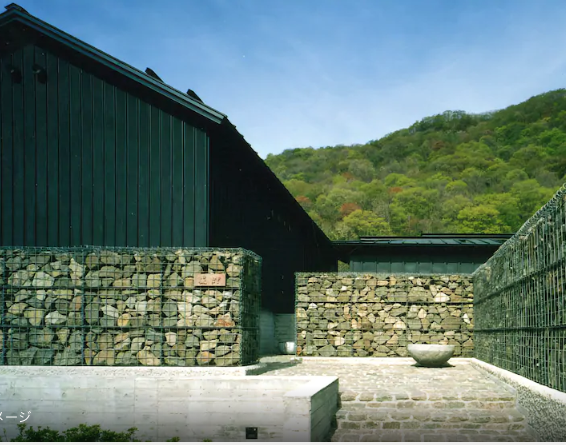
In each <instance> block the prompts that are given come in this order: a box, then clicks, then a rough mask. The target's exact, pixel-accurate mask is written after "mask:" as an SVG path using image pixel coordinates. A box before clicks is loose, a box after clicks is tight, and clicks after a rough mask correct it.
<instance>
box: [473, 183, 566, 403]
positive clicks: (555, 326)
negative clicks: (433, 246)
mask: <svg viewBox="0 0 566 445" xmlns="http://www.w3.org/2000/svg"><path fill="white" fill-rule="evenodd" d="M565 206H566V191H565V189H564V188H563V189H561V190H560V191H558V193H557V194H556V195H555V196H554V198H552V199H551V200H550V201H549V202H548V203H547V204H546V205H545V206H544V207H543V208H542V209H541V210H539V211H538V212H537V213H536V214H535V215H534V216H533V217H532V218H531V219H529V220H528V221H527V222H526V223H525V224H524V225H523V227H521V229H520V230H519V231H518V232H517V233H516V234H515V236H513V237H512V238H511V239H509V241H507V242H506V243H505V244H503V245H502V246H501V247H500V248H499V250H498V251H497V252H496V253H495V255H494V256H493V257H492V258H490V259H489V261H487V262H486V263H485V264H484V265H483V266H481V267H480V268H478V270H477V271H476V272H475V274H474V287H475V299H474V304H475V308H476V329H475V341H476V357H477V358H478V359H480V360H483V361H486V362H488V363H491V364H493V365H496V366H499V367H501V368H503V369H507V370H508V371H512V372H514V373H517V374H519V375H522V376H523V377H526V378H528V379H531V380H534V381H535V382H538V383H541V384H543V385H546V386H549V387H551V388H554V389H557V390H560V391H565V392H566V297H565V295H566V261H565V259H566V210H565Z"/></svg>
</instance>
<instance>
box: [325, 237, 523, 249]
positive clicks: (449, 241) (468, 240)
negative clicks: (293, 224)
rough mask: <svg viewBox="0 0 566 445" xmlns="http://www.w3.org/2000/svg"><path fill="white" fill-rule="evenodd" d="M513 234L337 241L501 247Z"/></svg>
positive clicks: (393, 244)
mask: <svg viewBox="0 0 566 445" xmlns="http://www.w3.org/2000/svg"><path fill="white" fill-rule="evenodd" d="M511 236H513V235H512V234H494V235H491V234H489V235H488V234H471V235H470V234H423V235H422V236H414V237H391V236H372V237H369V236H368V237H362V238H360V239H359V240H353V241H335V242H334V244H335V245H336V246H351V247H354V246H404V247H405V246H407V247H409V246H447V247H456V246H500V245H502V244H503V243H504V242H505V241H507V240H508V239H509V238H511Z"/></svg>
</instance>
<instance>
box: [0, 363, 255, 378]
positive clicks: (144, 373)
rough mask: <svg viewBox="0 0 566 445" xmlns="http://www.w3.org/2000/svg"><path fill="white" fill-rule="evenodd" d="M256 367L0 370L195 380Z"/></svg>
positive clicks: (2, 369)
mask: <svg viewBox="0 0 566 445" xmlns="http://www.w3.org/2000/svg"><path fill="white" fill-rule="evenodd" d="M265 367H266V366H265V364H262V363H258V364H256V365H248V366H234V367H220V366H191V367H184V366H183V367H181V366H123V367H120V366H0V378H1V376H2V375H7V376H8V375H10V376H13V375H18V376H29V377H33V376H38V377H45V376H80V377H84V376H105V377H129V376H139V377H171V378H177V377H197V376H211V377H213V376H246V375H252V374H257V373H258V372H261V371H262V370H263V369H264V368H265Z"/></svg>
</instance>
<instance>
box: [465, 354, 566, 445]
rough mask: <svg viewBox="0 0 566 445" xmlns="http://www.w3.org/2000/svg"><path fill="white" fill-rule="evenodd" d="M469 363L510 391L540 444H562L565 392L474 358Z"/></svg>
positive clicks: (565, 427)
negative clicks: (515, 397) (513, 392)
mask: <svg viewBox="0 0 566 445" xmlns="http://www.w3.org/2000/svg"><path fill="white" fill-rule="evenodd" d="M471 364H472V366H474V367H475V368H477V369H479V370H482V371H484V372H486V373H488V374H490V375H492V376H493V377H495V378H497V379H499V380H500V381H501V382H503V383H505V384H506V385H508V386H510V387H511V388H513V389H514V391H515V392H516V395H517V404H518V408H519V409H520V410H521V411H522V412H523V414H524V415H525V417H526V419H527V422H528V424H529V426H530V427H531V428H532V430H533V431H532V432H533V433H534V434H535V435H536V436H538V439H539V440H540V441H545V442H562V441H566V420H565V419H566V393H563V392H561V391H557V390H555V389H552V388H549V387H548V386H544V385H541V384H539V383H536V382H533V381H532V380H529V379H527V378H525V377H522V376H520V375H518V374H515V373H513V372H510V371H507V370H505V369H502V368H499V367H497V366H494V365H491V364H489V363H486V362H484V361H481V360H478V359H475V358H474V359H472V360H471Z"/></svg>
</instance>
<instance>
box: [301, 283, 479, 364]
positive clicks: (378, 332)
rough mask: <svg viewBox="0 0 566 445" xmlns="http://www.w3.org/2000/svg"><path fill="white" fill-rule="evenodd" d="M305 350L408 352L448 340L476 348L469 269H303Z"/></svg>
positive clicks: (466, 352)
mask: <svg viewBox="0 0 566 445" xmlns="http://www.w3.org/2000/svg"><path fill="white" fill-rule="evenodd" d="M296 279H297V301H296V317H297V350H298V355H302V356H326V357H333V356H338V357H366V356H373V357H388V356H393V357H396V356H401V357H405V356H407V345H408V344H413V343H414V344H448V345H454V346H455V353H454V355H455V356H463V357H471V356H472V355H473V339H472V331H473V304H472V303H473V287H472V282H471V278H470V277H469V276H460V275H450V276H448V275H442V276H440V275H438V276H437V275H434V276H402V275H398V276H380V275H375V274H349V273H347V274H343V273H299V274H297V276H296Z"/></svg>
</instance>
